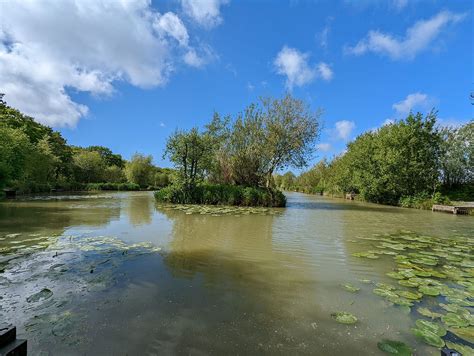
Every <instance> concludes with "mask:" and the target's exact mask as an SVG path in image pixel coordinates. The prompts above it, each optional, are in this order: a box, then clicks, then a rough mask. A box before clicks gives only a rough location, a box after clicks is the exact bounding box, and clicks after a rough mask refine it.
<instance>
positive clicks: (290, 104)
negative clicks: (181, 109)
mask: <svg viewBox="0 0 474 356" xmlns="http://www.w3.org/2000/svg"><path fill="white" fill-rule="evenodd" d="M320 113H321V111H316V112H312V111H311V110H310V109H309V106H308V105H307V104H306V103H305V102H304V101H302V100H299V99H295V98H294V97H292V96H291V95H289V94H287V95H286V96H284V97H283V98H281V99H274V98H263V99H261V100H260V102H258V103H254V104H250V105H249V106H247V107H246V108H245V110H244V111H243V112H241V113H239V114H237V116H236V117H234V118H232V117H231V116H225V117H222V116H221V115H219V114H218V113H214V117H213V118H212V120H211V122H210V123H208V124H207V125H206V127H205V129H204V130H202V131H200V130H199V129H198V128H196V127H195V128H192V129H191V130H189V131H179V130H178V131H176V132H175V133H174V134H173V135H171V136H170V137H169V138H168V141H167V144H166V150H165V154H164V158H168V159H169V160H170V161H171V162H172V163H173V164H174V168H175V173H176V176H175V177H174V178H175V179H174V181H173V184H171V185H169V186H167V187H164V188H162V189H160V190H158V191H157V192H156V193H155V198H156V200H157V201H159V202H166V203H178V204H211V205H241V206H266V207H284V206H285V205H286V198H285V196H284V194H283V193H282V192H281V190H279V189H278V188H277V187H276V186H275V182H274V177H273V176H274V173H275V172H277V171H280V170H282V169H285V168H288V167H293V168H303V167H305V166H306V165H307V162H308V160H309V159H310V158H311V157H312V154H313V152H314V150H315V147H316V140H317V138H318V137H319V132H320V127H321V126H320V123H319V117H320Z"/></svg>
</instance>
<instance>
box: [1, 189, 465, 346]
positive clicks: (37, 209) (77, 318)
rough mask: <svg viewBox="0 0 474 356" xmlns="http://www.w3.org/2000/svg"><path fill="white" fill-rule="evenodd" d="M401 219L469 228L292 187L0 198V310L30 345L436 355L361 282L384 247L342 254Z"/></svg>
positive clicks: (418, 226)
mask: <svg viewBox="0 0 474 356" xmlns="http://www.w3.org/2000/svg"><path fill="white" fill-rule="evenodd" d="M400 230H410V231H413V232H416V233H418V234H422V235H430V236H436V237H438V238H443V237H446V238H450V239H455V238H456V237H457V236H459V237H462V238H466V237H467V238H469V239H474V236H473V231H474V218H473V217H465V216H452V215H448V214H440V213H432V212H426V211H417V210H410V209H400V208H393V207H384V206H378V205H372V204H364V203H358V202H346V201H343V200H335V199H329V198H323V197H316V196H310V195H303V194H296V193H291V194H288V206H287V208H285V209H270V210H266V209H254V210H248V209H243V210H231V209H227V210H225V209H220V210H217V211H215V210H212V209H211V210H203V209H194V210H192V209H191V210H189V209H184V210H179V209H173V208H170V207H165V206H156V205H155V203H154V200H153V196H152V194H151V193H147V192H143V193H142V192H141V193H105V194H84V195H57V196H43V197H35V198H28V199H21V200H15V201H6V202H1V203H0V298H1V299H0V322H7V323H14V324H15V325H17V327H18V329H19V334H20V335H19V336H20V337H24V338H27V339H28V342H29V351H30V352H31V354H33V355H36V354H41V355H48V354H50V355H69V354H71V355H75V354H77V355H84V354H88V355H98V354H100V355H102V354H114V355H125V354H128V355H157V354H160V355H166V354H192V355H204V354H219V355H220V354H229V353H232V354H285V355H288V354H327V355H356V354H367V355H378V354H381V351H380V350H379V349H378V348H377V342H379V341H380V340H382V339H392V340H399V341H403V342H405V343H407V344H409V345H410V346H411V347H412V348H414V349H415V350H416V351H415V352H416V354H419V355H429V354H433V355H439V350H437V349H436V348H434V347H431V346H428V345H426V344H425V343H423V342H422V341H420V339H417V338H415V337H414V336H413V335H412V333H411V331H410V329H411V328H412V327H413V326H414V321H415V320H416V319H417V315H416V312H415V308H412V309H411V310H407V308H400V307H397V306H394V305H393V304H392V303H390V302H388V301H387V300H385V299H384V298H381V297H380V296H377V295H375V294H374V293H373V292H372V290H373V288H374V285H375V283H377V282H384V283H393V279H390V278H389V277H387V276H386V273H387V272H390V271H392V270H393V269H394V267H395V266H396V264H395V263H394V261H393V258H392V256H385V255H383V256H381V257H380V258H379V259H377V260H371V259H366V258H357V257H354V256H352V254H353V253H356V252H360V251H365V250H368V249H370V248H371V246H372V245H373V241H370V240H364V239H360V237H368V236H373V235H374V234H387V233H388V234H390V233H396V232H398V231H400ZM361 280H366V281H365V282H367V280H370V282H369V283H362V282H361ZM345 283H350V284H352V285H354V286H356V287H358V288H360V290H359V291H358V292H356V293H351V292H348V291H347V290H345V289H344V288H343V287H342V286H341V284H345ZM439 298H441V297H439ZM337 311H345V312H349V313H352V314H354V315H356V316H357V318H358V322H357V323H356V324H354V325H344V324H339V323H337V322H336V321H335V320H334V319H333V318H332V317H331V313H334V312H337Z"/></svg>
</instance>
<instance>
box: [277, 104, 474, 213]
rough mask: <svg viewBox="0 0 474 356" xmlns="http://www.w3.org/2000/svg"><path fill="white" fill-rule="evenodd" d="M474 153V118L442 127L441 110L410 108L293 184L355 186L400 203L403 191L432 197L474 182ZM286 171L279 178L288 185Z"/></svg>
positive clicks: (311, 188) (339, 189)
mask: <svg viewBox="0 0 474 356" xmlns="http://www.w3.org/2000/svg"><path fill="white" fill-rule="evenodd" d="M473 157H474V123H473V122H470V123H468V124H466V125H464V126H462V127H459V128H442V129H440V128H438V127H437V126H436V113H435V112H431V113H429V114H427V115H425V116H423V115H422V114H420V113H417V114H409V115H408V117H407V118H405V119H404V120H400V121H398V122H395V123H393V124H389V125H385V126H383V127H381V128H380V129H378V130H375V131H368V132H365V133H363V134H361V135H360V136H358V137H357V138H356V139H355V140H354V141H353V142H351V143H349V144H348V145H347V150H346V152H345V153H344V154H342V155H340V156H338V157H335V158H334V159H333V160H332V161H331V162H330V163H328V162H326V161H324V160H323V161H321V162H319V163H318V164H317V165H316V166H315V167H313V168H312V169H310V170H309V171H307V172H304V173H302V174H301V175H300V176H299V177H297V178H296V180H295V182H294V185H293V187H291V188H287V189H299V190H304V191H308V192H316V191H318V192H320V191H329V192H332V193H339V194H342V193H344V192H351V191H354V192H356V193H359V194H360V197H361V198H362V199H364V200H367V201H372V202H378V203H388V204H398V203H399V202H400V199H401V198H402V197H411V196H427V197H430V196H434V193H435V192H438V191H440V190H443V191H445V190H446V189H447V188H448V189H449V187H455V186H459V185H471V186H472V185H474V172H473V170H474V168H473V167H474V164H473V162H474V161H473ZM283 177H284V176H278V177H277V178H276V180H277V181H279V182H280V184H281V185H282V186H283V187H285V188H286V187H287V186H285V185H284V184H283V183H282V181H283ZM473 198H474V197H473Z"/></svg>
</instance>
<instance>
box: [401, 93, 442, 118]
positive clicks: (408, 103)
mask: <svg viewBox="0 0 474 356" xmlns="http://www.w3.org/2000/svg"><path fill="white" fill-rule="evenodd" d="M433 102H434V100H433V99H432V98H430V97H429V96H428V95H427V94H423V93H412V94H409V95H407V97H406V98H405V99H403V100H401V101H399V102H398V103H395V104H393V105H392V108H393V109H394V110H395V111H396V112H397V113H398V114H399V115H407V114H408V113H409V112H410V111H412V110H413V109H416V108H417V109H422V110H427V109H429V106H430V105H432V104H433Z"/></svg>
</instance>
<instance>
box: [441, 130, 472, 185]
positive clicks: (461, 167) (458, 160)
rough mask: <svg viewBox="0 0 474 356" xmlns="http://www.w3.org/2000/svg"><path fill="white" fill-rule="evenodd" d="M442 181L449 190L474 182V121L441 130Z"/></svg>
mask: <svg viewBox="0 0 474 356" xmlns="http://www.w3.org/2000/svg"><path fill="white" fill-rule="evenodd" d="M441 136H442V138H443V141H442V157H441V179H442V181H443V184H444V185H445V186H447V187H449V188H451V187H453V186H458V185H461V184H465V183H472V182H474V121H471V122H469V123H467V124H465V125H463V126H461V127H459V128H456V127H446V128H443V129H442V130H441Z"/></svg>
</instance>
